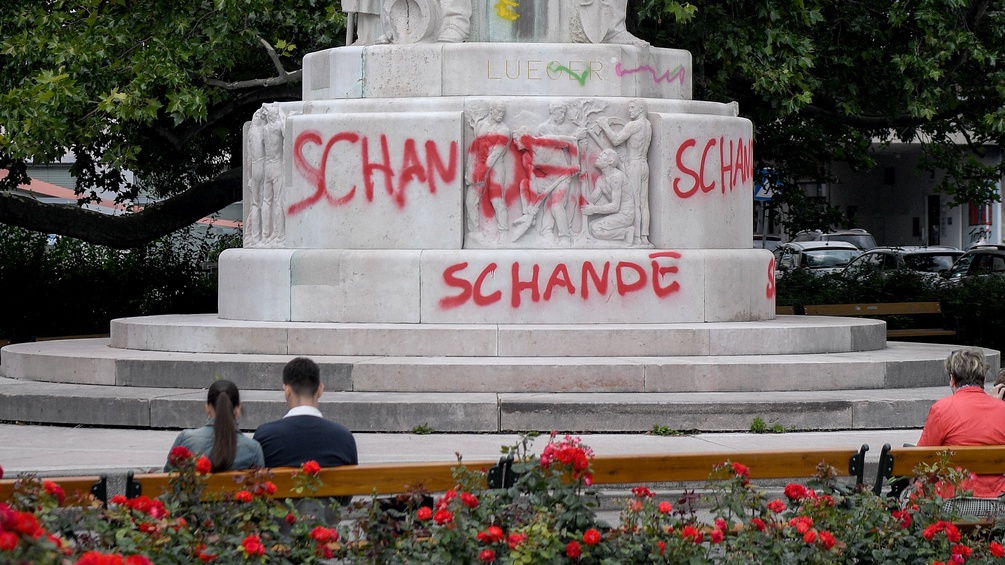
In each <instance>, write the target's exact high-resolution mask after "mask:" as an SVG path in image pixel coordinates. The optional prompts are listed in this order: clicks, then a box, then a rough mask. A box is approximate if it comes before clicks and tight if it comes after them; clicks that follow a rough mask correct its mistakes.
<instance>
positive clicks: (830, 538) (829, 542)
mask: <svg viewBox="0 0 1005 565" xmlns="http://www.w3.org/2000/svg"><path fill="white" fill-rule="evenodd" d="M820 543H822V544H824V549H830V548H832V547H834V544H836V543H837V540H836V539H834V534H832V533H830V532H826V531H824V532H820Z"/></svg>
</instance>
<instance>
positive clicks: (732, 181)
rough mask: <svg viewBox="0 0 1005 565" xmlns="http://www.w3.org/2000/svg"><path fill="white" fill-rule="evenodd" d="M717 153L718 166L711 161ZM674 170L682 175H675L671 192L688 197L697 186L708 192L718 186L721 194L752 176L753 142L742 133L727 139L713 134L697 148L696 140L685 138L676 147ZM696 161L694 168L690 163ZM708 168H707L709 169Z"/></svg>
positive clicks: (692, 163) (695, 192)
mask: <svg viewBox="0 0 1005 565" xmlns="http://www.w3.org/2000/svg"><path fill="white" fill-rule="evenodd" d="M699 151H700V160H699V159H698V158H697V156H698V152H699ZM715 156H717V157H718V166H717V167H716V165H711V163H714V162H715V160H714V159H710V157H715ZM676 159H677V161H676V162H677V167H676V168H677V170H678V171H680V173H681V175H682V176H674V177H673V181H672V185H673V191H674V193H675V194H676V195H677V196H679V197H681V198H690V197H692V196H694V195H695V194H697V193H698V192H699V190H700V192H702V193H708V192H712V191H714V190H716V188H718V189H719V190H720V192H721V193H722V194H726V192H732V191H733V189H735V188H736V186H737V184H747V183H748V182H752V179H753V178H754V147H753V142H752V141H750V140H745V139H743V138H742V137H741V138H737V139H726V138H725V137H719V138H712V139H709V140H707V141H706V142H705V143H704V146H703V147H702V148H701V149H699V148H698V140H696V139H693V138H692V139H687V140H685V141H684V143H681V144H680V146H679V147H678V148H677V157H676ZM696 161H697V162H698V166H697V170H695V169H694V168H692V167H693V165H694V164H695V162H696ZM709 169H710V170H709Z"/></svg>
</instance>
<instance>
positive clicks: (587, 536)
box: [583, 528, 600, 545]
mask: <svg viewBox="0 0 1005 565" xmlns="http://www.w3.org/2000/svg"><path fill="white" fill-rule="evenodd" d="M583 543H585V544H586V545H597V544H598V543H600V532H598V531H597V530H596V529H594V528H590V529H589V530H586V531H585V532H583Z"/></svg>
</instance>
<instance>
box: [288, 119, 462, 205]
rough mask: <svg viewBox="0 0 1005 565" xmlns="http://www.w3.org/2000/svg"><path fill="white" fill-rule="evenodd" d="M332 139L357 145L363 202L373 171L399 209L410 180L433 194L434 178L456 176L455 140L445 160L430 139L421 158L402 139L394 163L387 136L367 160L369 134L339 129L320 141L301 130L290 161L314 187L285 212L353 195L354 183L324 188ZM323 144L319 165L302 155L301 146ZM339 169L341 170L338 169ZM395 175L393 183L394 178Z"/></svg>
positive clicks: (371, 189) (373, 186)
mask: <svg viewBox="0 0 1005 565" xmlns="http://www.w3.org/2000/svg"><path fill="white" fill-rule="evenodd" d="M336 143H349V144H353V145H356V144H358V145H359V152H360V163H361V165H362V172H363V175H362V176H363V190H364V197H365V198H366V201H367V202H373V199H374V192H375V189H376V182H375V180H374V176H375V175H381V176H382V177H383V188H384V192H386V193H387V194H388V195H389V196H390V197H391V199H392V201H393V202H394V205H395V206H397V207H398V208H399V209H403V208H404V207H405V204H406V197H405V195H406V189H407V188H408V186H409V185H410V184H411V183H413V182H416V183H419V184H424V185H426V186H427V187H428V190H429V193H430V194H436V188H437V187H436V182H437V178H439V179H441V180H442V181H443V182H445V183H450V182H453V181H454V179H455V178H456V176H457V170H458V162H457V161H458V159H457V142H456V141H452V142H450V149H449V156H448V158H447V162H446V164H444V162H443V158H442V157H441V155H440V150H439V148H437V146H436V142H435V141H433V140H431V139H430V140H427V141H426V142H425V144H424V145H423V147H424V149H425V160H423V159H422V158H421V157H420V152H419V150H418V148H417V147H416V141H415V140H414V139H411V138H409V139H407V140H405V143H404V146H403V147H402V149H401V154H400V155H401V164H400V166H398V167H396V165H395V163H393V162H392V161H391V149H390V146H389V145H388V142H387V136H386V135H381V136H380V149H379V150H380V158H379V160H377V161H371V158H370V151H371V149H370V138H368V137H366V136H361V135H360V134H358V133H356V132H349V131H343V132H339V133H337V134H335V135H333V136H331V137H330V138H328V140H327V141H324V140H323V138H322V137H321V134H320V133H319V132H317V131H313V130H310V131H305V132H303V133H301V134H300V135H298V136H297V138H296V140H294V142H293V164H294V166H295V167H296V170H297V172H299V173H300V175H301V176H303V177H304V179H306V180H307V182H308V183H310V184H311V185H312V186H313V187H314V193H313V194H311V195H310V196H308V197H307V198H305V199H303V200H301V201H299V202H297V203H295V204H293V205H291V206H290V207H289V208H288V209H287V212H288V213H289V214H291V215H294V214H298V213H300V212H302V211H303V210H305V209H307V208H310V207H311V206H313V205H315V204H317V203H318V202H319V201H321V200H322V199H324V200H326V201H327V202H328V203H329V204H331V205H332V206H342V205H344V204H346V203H348V202H350V201H351V200H353V198H354V197H355V196H356V184H352V185H351V186H350V187H349V189H348V190H345V191H344V193H343V194H341V195H338V196H336V195H333V194H332V192H331V191H330V189H329V188H328V155H329V154H330V153H331V150H332V148H333V147H334V146H335V144H336ZM308 144H312V145H320V146H323V150H322V152H321V159H320V165H319V166H315V165H313V164H311V163H310V162H308V160H307V158H306V157H304V146H305V145H308ZM338 172H339V173H342V172H343V171H338ZM396 177H397V185H395V178H396Z"/></svg>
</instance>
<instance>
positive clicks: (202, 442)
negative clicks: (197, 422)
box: [164, 380, 265, 472]
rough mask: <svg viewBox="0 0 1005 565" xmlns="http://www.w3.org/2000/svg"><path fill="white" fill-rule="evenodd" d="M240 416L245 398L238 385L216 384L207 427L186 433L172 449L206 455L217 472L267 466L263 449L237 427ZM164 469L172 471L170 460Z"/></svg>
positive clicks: (208, 399)
mask: <svg viewBox="0 0 1005 565" xmlns="http://www.w3.org/2000/svg"><path fill="white" fill-rule="evenodd" d="M240 415H241V397H240V394H239V393H238V392H237V385H235V384H234V383H232V382H230V381H224V380H220V381H215V382H214V383H213V384H212V386H210V387H209V394H208V395H207V397H206V416H208V417H209V419H208V421H207V422H206V425H205V426H203V427H201V428H195V429H192V430H183V431H182V432H181V433H180V434H178V437H177V438H175V440H174V445H172V446H171V449H172V450H173V449H174V448H175V447H178V446H182V447H186V448H188V450H189V451H191V452H192V455H193V456H194V457H196V458H198V457H200V456H202V455H205V456H206V457H208V458H209V460H210V461H211V462H212V463H213V472H216V471H233V470H239V469H249V468H251V467H264V466H265V458H264V457H263V456H262V446H261V445H259V444H258V442H257V441H255V440H253V439H251V438H249V437H248V436H246V435H244V434H243V433H241V431H240V430H239V429H238V428H237V420H238V418H239V417H240ZM164 470H165V471H170V470H171V461H170V457H169V458H168V464H167V465H165V467H164Z"/></svg>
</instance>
